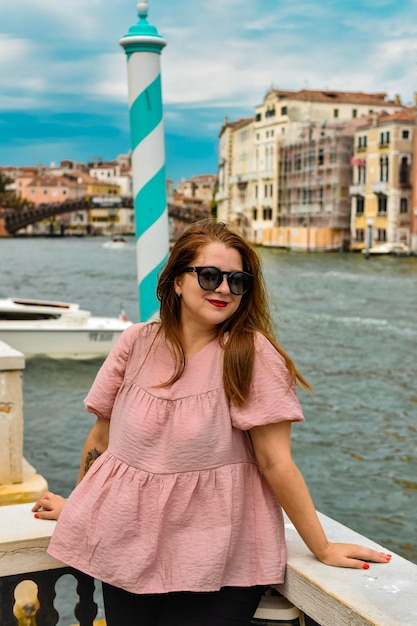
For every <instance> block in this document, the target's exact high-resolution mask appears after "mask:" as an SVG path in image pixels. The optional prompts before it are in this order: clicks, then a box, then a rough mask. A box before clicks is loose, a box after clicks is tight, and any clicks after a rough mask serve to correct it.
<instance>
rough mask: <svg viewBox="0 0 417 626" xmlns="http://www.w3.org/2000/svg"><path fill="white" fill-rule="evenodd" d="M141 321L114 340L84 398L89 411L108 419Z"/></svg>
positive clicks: (141, 324)
mask: <svg viewBox="0 0 417 626" xmlns="http://www.w3.org/2000/svg"><path fill="white" fill-rule="evenodd" d="M141 327H143V323H140V324H133V325H132V326H129V328H127V329H126V330H124V331H123V332H122V334H121V335H120V337H119V339H118V340H117V341H116V343H115V345H114V346H113V348H112V350H111V351H110V353H109V355H108V356H107V358H106V360H105V361H104V363H103V365H102V366H101V368H100V369H99V371H98V373H97V376H96V378H95V380H94V382H93V384H92V386H91V388H90V391H89V392H88V394H87V397H86V398H85V399H84V406H85V408H86V409H87V411H88V412H89V413H94V414H95V415H97V417H100V418H101V419H106V420H109V419H110V417H111V413H112V409H113V405H114V401H115V399H116V396H117V393H118V391H119V389H120V386H121V384H122V382H123V380H124V376H125V370H126V364H127V361H128V358H129V354H130V351H131V348H132V345H133V343H134V341H135V340H136V339H137V338H138V337H139V334H140V332H141Z"/></svg>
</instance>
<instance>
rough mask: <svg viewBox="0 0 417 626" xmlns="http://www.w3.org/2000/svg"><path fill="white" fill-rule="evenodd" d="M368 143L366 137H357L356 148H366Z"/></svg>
mask: <svg viewBox="0 0 417 626" xmlns="http://www.w3.org/2000/svg"><path fill="white" fill-rule="evenodd" d="M367 143H368V138H367V136H366V135H361V136H360V137H358V148H366V146H367Z"/></svg>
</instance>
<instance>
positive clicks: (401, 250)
mask: <svg viewBox="0 0 417 626" xmlns="http://www.w3.org/2000/svg"><path fill="white" fill-rule="evenodd" d="M367 253H368V254H370V255H373V256H376V255H384V254H392V255H393V256H410V254H411V250H410V248H409V247H408V246H406V244H405V243H382V244H381V245H379V246H374V247H372V248H369V250H368V251H366V250H362V254H367Z"/></svg>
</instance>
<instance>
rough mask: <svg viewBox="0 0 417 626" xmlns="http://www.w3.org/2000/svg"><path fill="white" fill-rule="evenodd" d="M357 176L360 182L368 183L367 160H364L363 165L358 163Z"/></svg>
mask: <svg viewBox="0 0 417 626" xmlns="http://www.w3.org/2000/svg"><path fill="white" fill-rule="evenodd" d="M357 176H358V184H365V183H366V161H364V162H363V165H358V169H357Z"/></svg>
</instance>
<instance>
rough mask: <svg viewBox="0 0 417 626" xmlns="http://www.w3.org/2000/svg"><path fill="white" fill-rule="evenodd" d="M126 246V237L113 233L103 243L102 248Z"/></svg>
mask: <svg viewBox="0 0 417 626" xmlns="http://www.w3.org/2000/svg"><path fill="white" fill-rule="evenodd" d="M125 246H126V239H125V238H124V237H122V236H121V235H115V236H114V237H112V238H111V239H110V240H109V241H106V242H105V243H103V248H111V249H112V250H120V248H124V247H125Z"/></svg>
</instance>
